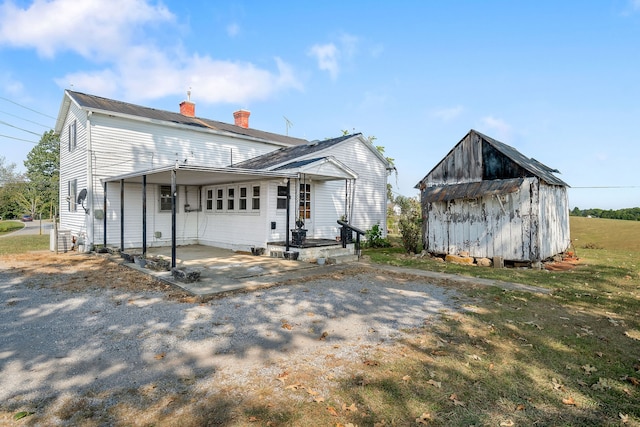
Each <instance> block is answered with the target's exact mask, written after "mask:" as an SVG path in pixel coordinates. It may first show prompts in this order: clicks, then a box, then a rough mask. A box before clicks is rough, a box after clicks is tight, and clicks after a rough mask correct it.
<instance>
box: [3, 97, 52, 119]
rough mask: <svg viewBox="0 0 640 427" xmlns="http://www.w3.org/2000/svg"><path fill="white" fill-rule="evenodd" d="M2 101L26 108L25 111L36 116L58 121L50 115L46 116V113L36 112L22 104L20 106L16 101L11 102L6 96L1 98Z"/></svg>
mask: <svg viewBox="0 0 640 427" xmlns="http://www.w3.org/2000/svg"><path fill="white" fill-rule="evenodd" d="M0 99H3V100H5V101H7V102H10V103H12V104H15V105H17V106H18V107H22V108H24V109H26V110H29V111H33V112H34V113H36V114H40V115H41V116H45V117H48V118H50V119H53V120H56V118H55V117H52V116H50V115H48V114H45V113H41V112H40V111H36V110H34V109H33V108H29V107H25V106H24V105H22V104H18V103H17V102H15V101H12V100H10V99H8V98H5V97H4V96H0Z"/></svg>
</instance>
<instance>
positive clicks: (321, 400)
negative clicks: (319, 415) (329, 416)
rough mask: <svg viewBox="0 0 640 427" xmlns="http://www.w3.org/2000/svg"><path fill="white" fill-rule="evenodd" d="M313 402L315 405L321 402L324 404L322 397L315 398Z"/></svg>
mask: <svg viewBox="0 0 640 427" xmlns="http://www.w3.org/2000/svg"><path fill="white" fill-rule="evenodd" d="M313 401H314V402H316V403H322V402H324V397H316V398H314V399H313Z"/></svg>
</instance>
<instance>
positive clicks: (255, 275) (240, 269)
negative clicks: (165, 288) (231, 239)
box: [114, 245, 331, 297]
mask: <svg viewBox="0 0 640 427" xmlns="http://www.w3.org/2000/svg"><path fill="white" fill-rule="evenodd" d="M128 252H137V253H141V252H142V251H141V250H129V251H128ZM147 256H161V257H163V258H166V259H171V248H168V247H162V248H149V249H148V250H147ZM114 259H115V256H114ZM123 264H124V265H126V266H127V267H130V268H133V269H136V270H139V271H141V272H144V273H146V274H149V275H151V276H153V277H155V278H157V279H159V280H162V281H164V282H167V283H171V284H172V285H175V286H178V287H180V288H182V289H184V290H185V291H187V292H189V293H190V294H193V295H195V296H200V297H206V296H213V295H216V294H221V293H226V292H233V291H241V290H252V289H257V288H260V287H265V286H270V285H272V284H273V283H275V282H279V281H283V280H289V279H291V278H300V279H301V280H302V278H303V277H304V276H305V275H306V274H308V273H311V271H314V270H315V271H314V273H320V272H321V271H318V270H327V269H330V268H331V266H326V265H324V266H319V265H317V264H312V263H309V262H305V261H290V260H286V259H282V258H272V257H269V256H264V255H262V256H255V255H252V254H250V253H246V252H234V251H232V250H229V249H221V248H216V247H211V246H204V245H189V246H180V247H178V248H177V250H176V268H178V269H188V270H191V271H198V272H199V273H200V279H199V280H198V281H196V282H192V283H183V282H180V281H178V280H176V279H175V278H174V277H173V276H172V275H171V272H170V271H153V270H149V269H147V268H142V267H139V266H138V265H137V264H134V263H123Z"/></svg>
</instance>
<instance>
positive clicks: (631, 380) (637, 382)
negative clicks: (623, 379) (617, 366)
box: [627, 377, 640, 386]
mask: <svg viewBox="0 0 640 427" xmlns="http://www.w3.org/2000/svg"><path fill="white" fill-rule="evenodd" d="M627 381H629V382H630V383H631V384H633V385H635V386H638V385H640V380H638V379H637V378H636V377H627Z"/></svg>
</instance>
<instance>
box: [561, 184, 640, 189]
mask: <svg viewBox="0 0 640 427" xmlns="http://www.w3.org/2000/svg"><path fill="white" fill-rule="evenodd" d="M592 188H640V185H613V186H601V187H570V188H569V189H592Z"/></svg>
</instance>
